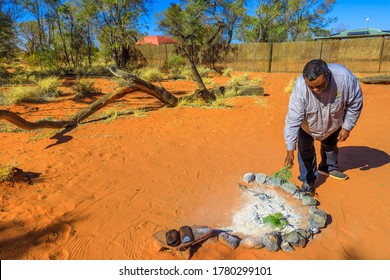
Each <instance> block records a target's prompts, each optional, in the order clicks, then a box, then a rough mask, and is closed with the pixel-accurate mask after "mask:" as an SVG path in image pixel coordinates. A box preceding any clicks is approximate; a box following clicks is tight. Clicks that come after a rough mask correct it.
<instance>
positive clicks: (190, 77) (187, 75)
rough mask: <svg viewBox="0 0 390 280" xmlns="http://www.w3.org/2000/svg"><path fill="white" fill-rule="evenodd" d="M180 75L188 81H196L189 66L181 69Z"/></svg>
mask: <svg viewBox="0 0 390 280" xmlns="http://www.w3.org/2000/svg"><path fill="white" fill-rule="evenodd" d="M179 75H180V76H182V77H184V78H185V79H186V80H190V81H192V80H193V79H194V78H193V75H192V71H191V68H190V67H189V66H185V67H183V68H181V69H180V73H179Z"/></svg>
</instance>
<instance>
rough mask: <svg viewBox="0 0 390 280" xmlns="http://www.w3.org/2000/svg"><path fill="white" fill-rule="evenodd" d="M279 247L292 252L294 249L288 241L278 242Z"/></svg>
mask: <svg viewBox="0 0 390 280" xmlns="http://www.w3.org/2000/svg"><path fill="white" fill-rule="evenodd" d="M280 248H282V250H283V251H284V252H292V251H294V248H293V247H292V246H291V245H290V243H288V242H286V241H283V242H282V244H280Z"/></svg>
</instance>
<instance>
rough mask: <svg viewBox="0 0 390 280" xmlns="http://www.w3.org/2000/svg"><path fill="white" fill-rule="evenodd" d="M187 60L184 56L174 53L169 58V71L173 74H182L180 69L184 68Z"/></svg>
mask: <svg viewBox="0 0 390 280" xmlns="http://www.w3.org/2000/svg"><path fill="white" fill-rule="evenodd" d="M185 65H186V61H185V59H184V57H182V56H180V55H173V56H171V57H169V58H168V61H167V67H168V69H169V71H170V72H171V73H173V74H180V70H181V69H182V68H184V67H185Z"/></svg>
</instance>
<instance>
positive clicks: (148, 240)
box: [0, 73, 390, 260]
mask: <svg viewBox="0 0 390 280" xmlns="http://www.w3.org/2000/svg"><path fill="white" fill-rule="evenodd" d="M251 75H253V76H260V77H261V78H262V80H263V86H264V88H265V92H266V93H267V94H269V96H265V97H261V98H260V100H263V102H257V100H258V98H257V97H242V98H235V99H234V100H233V104H234V107H233V108H226V109H201V108H183V107H177V108H169V109H158V108H161V107H162V104H161V103H160V102H159V101H158V100H157V99H155V98H153V97H150V96H148V95H146V94H144V93H140V92H137V93H134V94H129V95H128V96H126V97H125V98H123V99H122V100H119V101H117V102H115V103H114V104H112V105H110V106H109V107H110V108H114V107H115V108H117V109H118V110H124V109H129V108H134V107H152V108H156V110H153V111H152V112H149V113H148V115H147V116H145V117H141V118H134V117H132V116H131V115H128V116H125V117H122V118H119V119H116V120H113V121H111V122H109V123H105V122H102V121H95V122H89V123H86V124H83V125H80V126H79V127H77V128H75V129H73V130H71V131H69V132H67V133H65V134H64V135H62V136H61V135H60V136H58V137H57V138H56V139H50V137H51V136H53V135H54V134H55V131H53V130H49V129H45V130H39V131H30V132H21V133H4V132H2V133H0V138H1V150H0V155H1V158H0V159H1V162H0V163H6V164H15V163H18V168H20V169H22V170H23V171H25V172H34V173H40V176H39V178H37V179H34V184H32V185H29V184H27V183H25V182H16V183H15V184H14V185H10V184H4V183H3V184H1V186H0V187H1V189H0V191H1V202H0V203H1V204H0V205H1V213H0V218H1V224H0V258H1V259H3V260H4V259H73V260H85V259H92V260H94V259H104V260H107V259H118V260H125V259H142V260H148V259H154V260H159V259H180V257H179V256H176V255H175V254H173V253H171V252H158V248H156V245H155V242H154V241H153V238H152V234H153V233H155V232H156V231H158V230H161V229H170V228H179V227H180V226H181V225H194V224H199V225H207V226H210V227H212V228H215V229H218V228H221V227H224V226H227V225H229V224H230V223H231V218H232V212H233V211H234V210H235V209H237V206H238V205H239V199H240V195H241V190H240V189H239V188H238V185H237V182H238V181H239V180H240V179H241V178H242V176H243V175H244V174H245V173H246V172H249V171H251V172H255V173H257V172H263V173H266V174H271V173H273V172H275V171H277V170H279V169H280V168H281V167H282V166H283V162H284V157H285V145H284V140H283V127H284V118H285V114H286V110H287V104H288V100H289V94H286V93H284V87H285V86H286V85H287V84H288V82H289V81H290V80H291V79H293V78H296V77H297V74H296V73H272V74H269V73H256V74H255V73H253V74H251ZM227 80H228V79H227V78H215V81H216V82H219V83H220V84H224V83H225V82H226V81H227ZM95 85H96V86H97V87H99V88H101V89H102V91H103V92H104V93H106V92H110V91H112V90H113V89H114V88H115V84H113V82H109V81H108V80H107V81H106V80H98V81H97V83H96V84H95ZM163 85H164V87H166V89H167V90H168V91H170V92H172V93H173V94H175V95H177V96H180V95H181V94H182V93H183V91H189V92H191V91H193V90H194V89H195V88H196V85H195V84H194V83H192V82H184V81H172V82H164V83H163ZM68 86H69V83H68ZM362 88H363V92H364V102H365V103H364V109H363V112H362V115H361V118H360V120H359V122H358V124H357V126H356V128H355V129H354V130H353V131H352V133H351V136H350V138H349V139H348V140H347V141H346V142H344V143H341V144H340V169H341V170H342V171H345V172H346V173H347V174H348V175H349V176H350V179H349V180H347V181H337V180H334V179H330V178H322V179H321V180H320V182H319V183H320V186H319V187H318V189H317V193H318V197H317V199H318V200H319V201H320V205H319V208H320V209H323V210H325V211H326V213H328V214H329V215H330V216H331V219H330V224H329V225H328V226H327V227H326V228H324V229H322V231H321V233H319V234H317V235H316V236H315V238H314V239H313V240H311V241H310V242H309V243H308V245H307V246H306V247H305V248H296V251H295V252H291V253H285V252H283V251H279V252H269V251H267V250H266V249H260V250H254V249H244V248H237V249H236V250H233V249H229V248H227V247H224V246H223V245H221V244H219V243H218V242H215V241H214V239H210V240H209V241H208V242H206V243H204V244H203V245H202V246H201V247H200V248H199V249H198V251H197V252H196V253H195V254H194V255H193V257H192V259H200V260H212V259H214V260H215V259H217V260H222V259H237V260H238V259H240V260H243V259H269V260H273V259H294V260H303V259H304V260H307V259H336V260H339V259H389V258H390V248H389V246H388V245H387V244H388V236H389V230H390V221H389V217H390V215H389V214H390V213H389V198H390V197H389V194H390V188H389V187H390V185H389V181H388V176H389V174H390V166H389V164H388V163H389V155H388V153H389V151H390V141H389V139H390V137H389V136H390V127H389V123H390V118H389V117H390V110H389V104H388V102H387V101H388V99H389V96H390V86H389V85H364V84H362ZM70 97H71V96H67V97H66V98H65V99H64V100H62V101H60V102H54V103H48V104H22V105H18V106H11V107H2V109H9V110H12V111H15V112H20V113H21V116H23V117H25V118H26V119H29V120H33V119H37V118H44V117H47V116H53V117H55V118H66V117H68V116H70V115H72V114H73V113H74V112H75V111H77V110H79V109H80V108H82V107H85V106H87V105H88V104H87V103H76V102H74V101H72V100H70ZM90 101H91V100H88V102H90ZM35 107H36V108H38V110H36V109H34V108H35ZM103 111H104V109H103ZM99 113H100V112H98V113H97V114H96V115H98V114H99ZM95 118H97V117H95ZM316 147H317V149H318V143H317V146H316ZM293 175H294V178H293V179H292V181H293V182H295V183H297V184H299V181H298V180H297V175H298V164H297V162H296V164H295V166H294V167H293Z"/></svg>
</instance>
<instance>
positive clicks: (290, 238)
mask: <svg viewBox="0 0 390 280" xmlns="http://www.w3.org/2000/svg"><path fill="white" fill-rule="evenodd" d="M282 240H283V241H285V242H288V243H290V244H292V245H296V246H299V247H305V245H306V237H305V236H302V235H301V234H300V233H299V232H298V231H296V230H294V231H291V232H289V233H286V234H284V235H282Z"/></svg>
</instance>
